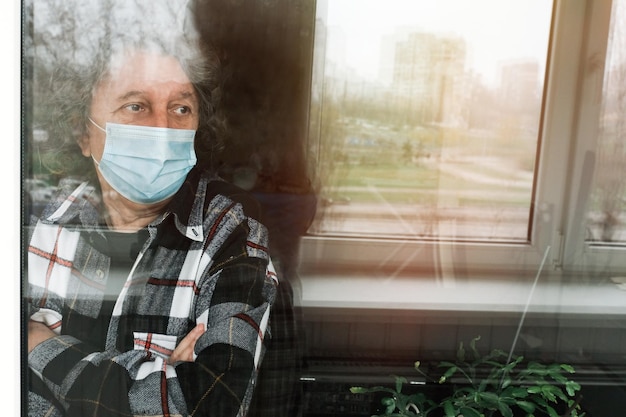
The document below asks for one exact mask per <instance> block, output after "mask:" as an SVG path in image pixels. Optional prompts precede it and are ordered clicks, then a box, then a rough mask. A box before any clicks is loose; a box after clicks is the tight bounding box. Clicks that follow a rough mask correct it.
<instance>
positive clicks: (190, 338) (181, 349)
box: [167, 324, 204, 365]
mask: <svg viewBox="0 0 626 417" xmlns="http://www.w3.org/2000/svg"><path fill="white" fill-rule="evenodd" d="M203 333H204V324H198V325H197V326H196V327H194V328H193V329H192V330H191V331H190V332H189V334H188V335H187V336H185V337H184V338H183V340H181V341H180V343H179V344H178V346H176V349H174V352H172V355H171V356H170V358H169V359H168V361H167V362H168V363H169V364H171V365H173V364H175V363H176V362H193V348H194V347H195V346H196V342H197V341H198V339H199V338H200V336H202V334H203Z"/></svg>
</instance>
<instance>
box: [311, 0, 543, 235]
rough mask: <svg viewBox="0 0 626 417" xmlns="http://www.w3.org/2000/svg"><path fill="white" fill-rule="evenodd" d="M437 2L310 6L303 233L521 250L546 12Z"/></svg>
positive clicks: (513, 5) (538, 7)
mask: <svg viewBox="0 0 626 417" xmlns="http://www.w3.org/2000/svg"><path fill="white" fill-rule="evenodd" d="M502 3H506V5H503V4H502ZM433 4H434V3H433V2H415V1H413V0H396V1H391V2H390V1H380V0H378V1H377V0H367V1H358V2H357V1H349V0H333V1H329V2H328V3H327V4H322V6H321V7H319V9H318V19H317V27H316V46H315V51H316V52H315V53H316V56H315V58H314V59H315V64H314V69H313V93H312V105H311V124H310V126H311V127H310V129H311V130H310V134H311V135H310V137H311V146H310V150H311V152H312V153H313V154H314V156H315V157H316V158H317V160H318V172H319V174H320V178H321V182H322V184H321V192H320V195H321V199H320V200H321V205H322V207H320V211H321V213H322V215H321V216H320V217H319V219H318V221H317V222H316V223H315V224H314V225H313V227H312V228H311V230H310V231H311V232H312V233H318V234H327V235H328V234H330V235H359V236H364V235H365V236H368V235H369V236H396V237H398V236H401V237H411V238H427V239H428V238H443V239H446V238H455V239H468V240H490V241H494V240H507V241H511V240H512V241H520V242H523V241H526V240H527V239H528V238H529V230H530V219H531V209H532V201H533V192H534V190H533V177H534V172H535V166H536V162H537V161H536V154H537V146H538V138H539V130H540V121H541V109H542V95H543V79H544V73H545V67H546V56H547V47H548V42H549V33H550V17H551V13H552V4H551V2H546V1H519V2H500V1H472V2H466V1H464V0H456V1H455V0H447V1H446V2H445V5H444V4H442V3H441V2H437V6H436V7H433Z"/></svg>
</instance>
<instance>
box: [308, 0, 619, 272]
mask: <svg viewBox="0 0 626 417" xmlns="http://www.w3.org/2000/svg"><path fill="white" fill-rule="evenodd" d="M610 10H611V0H595V1H585V0H555V2H554V14H553V22H552V28H551V40H550V47H549V52H548V69H547V71H546V72H547V74H546V80H545V91H544V112H543V117H542V126H541V138H540V149H539V152H540V158H539V164H538V167H537V172H536V179H535V181H536V183H535V184H536V191H535V201H534V203H533V210H532V230H531V233H530V240H529V241H528V242H525V243H475V242H460V241H437V240H431V241H425V240H422V241H419V240H409V239H376V238H353V237H327V236H314V235H307V236H305V237H304V238H303V240H302V245H301V257H300V259H301V270H302V271H303V273H304V274H305V275H306V273H307V271H315V272H322V271H332V272H333V273H337V272H340V271H345V272H350V273H371V272H375V273H378V272H384V273H385V274H387V275H394V274H396V275H407V274H409V275H411V276H415V275H422V274H423V275H429V276H432V275H433V274H437V276H438V277H444V278H445V276H446V274H454V275H455V276H459V274H461V275H462V276H467V277H478V276H487V275H494V274H495V275H499V276H500V275H503V274H508V275H511V274H515V276H520V275H524V274H527V275H531V274H535V273H536V272H537V271H538V269H539V268H540V267H541V266H542V265H543V269H544V270H545V271H570V272H572V273H577V272H580V273H584V272H587V271H590V270H592V269H593V270H602V271H603V272H607V271H608V272H611V273H615V272H619V271H624V270H625V269H626V259H624V258H626V256H621V257H620V256H616V255H617V254H619V253H623V252H624V251H623V249H619V248H606V247H598V246H593V245H589V244H587V243H585V242H584V239H583V237H584V221H583V218H584V214H585V211H584V201H586V196H587V194H588V192H589V189H588V187H585V186H584V185H585V184H586V183H587V182H588V179H589V176H590V175H591V174H592V172H591V173H590V172H589V171H588V169H587V165H586V164H585V155H587V154H588V151H591V152H592V151H593V148H594V144H595V138H596V136H595V135H594V132H595V129H596V128H597V121H598V112H599V107H600V106H599V104H600V103H599V100H597V99H595V100H594V99H593V98H594V97H596V98H597V97H600V94H601V89H602V79H603V74H604V72H603V67H604V61H605V53H606V46H607V45H606V44H607V39H608V36H607V34H608V27H609V21H610ZM598 89H600V90H598ZM581 201H582V203H580V202H581ZM581 216H583V217H581ZM616 251H620V252H616Z"/></svg>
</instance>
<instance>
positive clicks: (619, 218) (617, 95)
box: [587, 0, 626, 244]
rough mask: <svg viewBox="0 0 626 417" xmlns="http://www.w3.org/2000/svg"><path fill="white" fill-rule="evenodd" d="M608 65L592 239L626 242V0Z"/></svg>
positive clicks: (618, 11) (618, 9) (614, 26)
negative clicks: (625, 25) (625, 27)
mask: <svg viewBox="0 0 626 417" xmlns="http://www.w3.org/2000/svg"><path fill="white" fill-rule="evenodd" d="M611 16H612V19H611V26H610V29H609V31H610V32H609V44H608V49H607V56H606V64H605V69H604V88H603V94H602V108H601V113H600V120H599V129H598V132H599V135H598V144H597V149H596V164H595V166H596V172H595V175H594V185H593V189H592V194H591V202H590V205H589V212H588V216H587V226H588V232H589V233H588V236H587V237H588V239H589V240H591V241H594V242H596V243H603V244H624V243H626V227H625V220H626V212H625V210H624V209H625V206H624V203H625V202H626V172H625V171H624V166H626V143H625V140H626V120H625V119H624V114H626V53H625V51H626V30H625V29H624V24H626V2H625V1H623V0H622V1H614V2H613V13H612V15H611Z"/></svg>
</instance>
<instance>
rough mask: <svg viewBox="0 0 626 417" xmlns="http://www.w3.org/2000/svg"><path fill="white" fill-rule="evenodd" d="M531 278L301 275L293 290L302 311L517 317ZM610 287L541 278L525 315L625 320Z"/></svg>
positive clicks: (624, 308) (625, 305)
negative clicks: (394, 311) (610, 316)
mask: <svg viewBox="0 0 626 417" xmlns="http://www.w3.org/2000/svg"><path fill="white" fill-rule="evenodd" d="M533 280H534V277H533V278H529V279H525V280H523V281H520V280H512V279H510V278H509V279H474V278H472V279H471V280H468V279H463V280H459V279H455V278H449V279H425V278H422V277H420V278H410V277H396V278H386V277H383V276H374V275H371V276H365V275H358V276H356V275H354V276H347V275H332V274H303V275H302V276H301V277H300V282H299V283H298V284H297V285H295V288H296V297H295V303H296V305H297V306H300V307H302V308H305V309H307V308H322V309H350V310H419V311H433V312H436V311H438V312H444V311H445V312H485V313H489V312H492V313H493V312H496V313H522V312H523V311H524V309H525V306H526V303H527V302H528V299H529V295H530V293H531V291H532V287H533ZM623 287H624V285H623V284H622V285H621V286H620V285H619V284H616V283H614V282H604V283H595V282H594V283H587V282H563V280H562V279H561V280H559V279H557V278H545V279H544V278H541V279H540V281H539V282H538V284H537V286H536V287H535V289H534V291H533V293H532V297H530V302H529V306H528V310H527V311H528V312H529V313H543V314H564V315H594V316H595V315H626V290H625V289H623Z"/></svg>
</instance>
